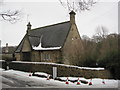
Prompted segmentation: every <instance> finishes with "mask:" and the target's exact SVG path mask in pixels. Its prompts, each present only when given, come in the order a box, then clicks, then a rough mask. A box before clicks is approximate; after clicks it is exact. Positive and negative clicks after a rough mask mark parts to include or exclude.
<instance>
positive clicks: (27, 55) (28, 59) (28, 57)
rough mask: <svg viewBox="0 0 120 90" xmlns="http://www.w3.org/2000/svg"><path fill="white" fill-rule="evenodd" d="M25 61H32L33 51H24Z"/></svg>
mask: <svg viewBox="0 0 120 90" xmlns="http://www.w3.org/2000/svg"><path fill="white" fill-rule="evenodd" d="M22 60H23V61H31V53H30V52H23V58H22Z"/></svg>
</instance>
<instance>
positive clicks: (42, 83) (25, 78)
mask: <svg viewBox="0 0 120 90" xmlns="http://www.w3.org/2000/svg"><path fill="white" fill-rule="evenodd" d="M0 71H1V72H2V80H3V82H7V83H12V84H14V82H13V81H12V80H11V79H9V78H6V77H10V78H12V79H13V80H19V82H24V84H26V85H25V86H24V87H35V88H36V87H40V88H118V80H112V79H104V81H105V84H103V83H102V81H103V79H100V78H93V79H92V85H88V84H84V83H80V85H77V82H75V83H72V82H70V81H69V84H65V82H63V81H58V80H53V79H50V80H47V79H46V78H42V77H37V76H29V75H30V74H32V73H28V72H23V71H17V70H7V71H5V70H4V69H0ZM36 74H41V75H47V74H46V73H43V72H37V73H36ZM59 78H61V79H63V80H66V79H67V77H59ZM68 79H69V80H76V79H78V77H68ZM80 80H85V81H88V83H89V82H90V79H85V78H83V77H80ZM15 84H16V83H15ZM3 85H4V83H3ZM6 86H7V85H6ZM19 86H20V85H19ZM16 87H17V85H16Z"/></svg>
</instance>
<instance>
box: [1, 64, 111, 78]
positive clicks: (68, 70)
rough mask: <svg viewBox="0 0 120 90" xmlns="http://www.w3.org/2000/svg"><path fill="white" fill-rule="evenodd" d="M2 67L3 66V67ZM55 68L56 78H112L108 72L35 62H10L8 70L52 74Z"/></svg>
mask: <svg viewBox="0 0 120 90" xmlns="http://www.w3.org/2000/svg"><path fill="white" fill-rule="evenodd" d="M3 66H4V65H3ZM53 67H57V76H58V77H61V76H63V77H64V76H68V77H69V76H71V77H85V78H112V76H111V74H110V71H109V70H92V69H80V68H78V67H71V66H67V65H62V64H52V63H42V62H40V63H35V62H28V63H23V62H10V63H9V68H10V69H14V70H21V71H26V72H46V73H48V74H51V75H52V73H53V70H52V68H53Z"/></svg>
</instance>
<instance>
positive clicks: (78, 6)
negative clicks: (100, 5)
mask: <svg viewBox="0 0 120 90" xmlns="http://www.w3.org/2000/svg"><path fill="white" fill-rule="evenodd" d="M59 1H60V3H61V4H62V6H63V7H65V8H67V9H68V10H69V11H72V10H73V11H75V12H81V11H85V10H90V7H91V6H93V5H94V4H95V3H96V1H95V0H59Z"/></svg>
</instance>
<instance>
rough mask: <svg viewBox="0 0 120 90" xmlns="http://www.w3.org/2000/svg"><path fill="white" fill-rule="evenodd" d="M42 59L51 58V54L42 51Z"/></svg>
mask: <svg viewBox="0 0 120 90" xmlns="http://www.w3.org/2000/svg"><path fill="white" fill-rule="evenodd" d="M41 60H51V57H50V54H47V53H45V54H44V53H41Z"/></svg>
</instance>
